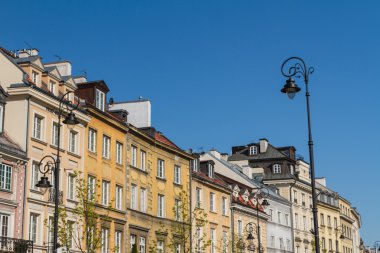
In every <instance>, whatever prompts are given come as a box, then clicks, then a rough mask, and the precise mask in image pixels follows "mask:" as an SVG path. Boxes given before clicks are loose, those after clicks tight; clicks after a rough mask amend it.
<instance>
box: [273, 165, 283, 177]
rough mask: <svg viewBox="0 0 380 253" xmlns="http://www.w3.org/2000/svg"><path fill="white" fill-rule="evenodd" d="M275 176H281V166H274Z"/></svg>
mask: <svg viewBox="0 0 380 253" xmlns="http://www.w3.org/2000/svg"><path fill="white" fill-rule="evenodd" d="M273 174H281V164H278V163H275V164H273Z"/></svg>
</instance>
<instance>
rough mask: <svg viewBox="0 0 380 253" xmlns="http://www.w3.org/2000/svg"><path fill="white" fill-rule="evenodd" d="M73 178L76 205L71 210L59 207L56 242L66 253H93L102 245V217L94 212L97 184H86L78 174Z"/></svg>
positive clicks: (96, 201) (92, 182)
mask: <svg viewBox="0 0 380 253" xmlns="http://www.w3.org/2000/svg"><path fill="white" fill-rule="evenodd" d="M74 176H75V181H74V182H75V197H76V201H77V204H76V205H75V207H74V208H72V209H71V208H70V209H68V208H67V207H66V206H64V205H63V204H61V205H60V206H59V221H58V222H59V223H58V241H59V243H60V245H61V247H62V251H63V252H66V253H70V252H73V251H74V250H73V249H75V251H78V250H79V251H80V252H82V253H95V252H96V251H97V250H98V249H99V248H100V247H101V245H102V241H101V226H100V222H101V220H100V219H101V218H103V217H102V216H101V215H100V214H98V213H97V212H96V204H97V203H98V199H99V195H96V193H95V192H96V191H95V189H96V188H99V182H97V181H95V180H94V181H91V182H87V180H86V179H84V178H83V177H81V173H80V172H75V174H74ZM104 216H107V215H104Z"/></svg>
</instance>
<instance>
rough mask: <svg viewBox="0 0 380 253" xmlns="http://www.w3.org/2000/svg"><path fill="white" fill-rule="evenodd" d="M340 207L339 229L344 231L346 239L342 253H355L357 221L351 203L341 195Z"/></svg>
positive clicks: (343, 241)
mask: <svg viewBox="0 0 380 253" xmlns="http://www.w3.org/2000/svg"><path fill="white" fill-rule="evenodd" d="M339 208H340V215H339V217H340V222H339V229H340V230H341V231H342V234H343V236H344V239H343V240H342V244H341V250H339V252H342V253H353V252H354V245H353V240H352V239H353V224H354V222H355V220H354V217H353V216H352V212H351V210H352V208H351V203H350V202H349V201H348V200H346V199H345V198H343V197H342V196H339Z"/></svg>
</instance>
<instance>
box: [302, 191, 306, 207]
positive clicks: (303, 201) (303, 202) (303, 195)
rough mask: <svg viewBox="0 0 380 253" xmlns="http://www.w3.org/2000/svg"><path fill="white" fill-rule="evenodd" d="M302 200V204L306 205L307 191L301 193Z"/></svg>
mask: <svg viewBox="0 0 380 253" xmlns="http://www.w3.org/2000/svg"><path fill="white" fill-rule="evenodd" d="M301 200H302V205H303V206H306V202H305V193H302V194H301Z"/></svg>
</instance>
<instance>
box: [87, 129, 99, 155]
mask: <svg viewBox="0 0 380 253" xmlns="http://www.w3.org/2000/svg"><path fill="white" fill-rule="evenodd" d="M97 134H98V133H97V131H96V130H94V129H92V128H89V129H88V147H87V148H88V150H89V151H90V152H92V153H96V138H97Z"/></svg>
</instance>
